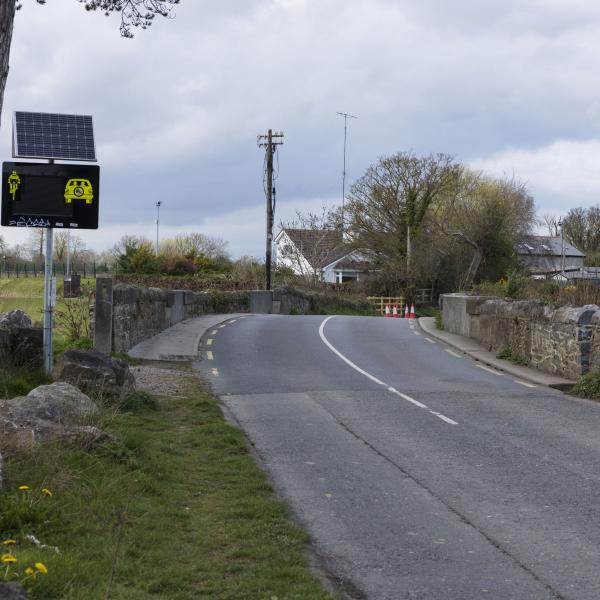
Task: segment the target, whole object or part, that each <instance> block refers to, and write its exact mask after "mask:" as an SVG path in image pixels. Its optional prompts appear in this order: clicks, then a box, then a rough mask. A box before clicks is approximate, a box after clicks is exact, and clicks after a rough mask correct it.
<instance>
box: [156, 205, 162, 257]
mask: <svg viewBox="0 0 600 600" xmlns="http://www.w3.org/2000/svg"><path fill="white" fill-rule="evenodd" d="M161 204H162V202H161V201H160V200H159V201H158V202H157V203H156V256H158V227H159V223H160V205H161Z"/></svg>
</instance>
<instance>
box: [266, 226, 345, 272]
mask: <svg viewBox="0 0 600 600" xmlns="http://www.w3.org/2000/svg"><path fill="white" fill-rule="evenodd" d="M282 231H285V233H286V234H287V236H288V237H289V238H290V240H291V241H292V242H293V243H294V245H295V246H296V248H297V249H298V251H299V252H300V253H301V254H302V255H303V256H304V258H305V259H306V260H307V261H308V263H309V264H310V266H311V267H312V268H317V269H320V268H322V267H326V266H327V265H330V264H331V263H333V262H335V261H336V260H339V259H340V258H343V257H344V256H346V255H347V254H349V253H350V252H351V251H352V249H351V248H350V247H349V246H348V245H347V244H345V243H344V241H343V238H342V232H341V231H338V230H337V229H287V228H286V229H283V230H282ZM277 238H279V236H277Z"/></svg>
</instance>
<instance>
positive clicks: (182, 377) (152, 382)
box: [130, 365, 198, 398]
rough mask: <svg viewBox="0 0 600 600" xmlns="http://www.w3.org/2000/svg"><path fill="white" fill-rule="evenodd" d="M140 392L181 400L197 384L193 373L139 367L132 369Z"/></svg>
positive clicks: (145, 366)
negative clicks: (190, 387)
mask: <svg viewBox="0 0 600 600" xmlns="http://www.w3.org/2000/svg"><path fill="white" fill-rule="evenodd" d="M130 370H131V372H132V373H133V376H134V377H135V384H136V388H137V389H138V390H144V391H145V392H148V393H150V394H155V395H157V396H168V397H170V398H180V397H182V396H183V395H185V391H186V389H187V388H188V387H189V386H190V384H192V383H195V384H197V383H198V382H197V379H196V377H195V375H194V374H193V373H192V372H191V371H181V370H176V369H170V368H166V367H149V366H147V365H139V366H132V367H130Z"/></svg>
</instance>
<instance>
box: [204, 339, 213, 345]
mask: <svg viewBox="0 0 600 600" xmlns="http://www.w3.org/2000/svg"><path fill="white" fill-rule="evenodd" d="M212 343H213V339H212V338H208V339H207V340H206V345H207V346H212Z"/></svg>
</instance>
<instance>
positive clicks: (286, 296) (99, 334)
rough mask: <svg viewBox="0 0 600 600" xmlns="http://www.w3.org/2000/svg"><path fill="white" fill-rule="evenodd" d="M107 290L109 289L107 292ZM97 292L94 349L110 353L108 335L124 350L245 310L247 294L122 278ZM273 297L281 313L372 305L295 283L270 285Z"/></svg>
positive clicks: (362, 307) (120, 349)
mask: <svg viewBox="0 0 600 600" xmlns="http://www.w3.org/2000/svg"><path fill="white" fill-rule="evenodd" d="M109 289H110V290H111V291H110V293H108V292H107V290H109ZM101 291H102V293H100V292H98V293H97V294H96V308H95V315H96V318H95V319H94V348H95V349H97V350H99V351H101V352H104V353H105V354H108V353H109V352H110V348H106V347H104V346H102V344H101V342H102V340H103V339H104V340H105V341H106V338H108V340H111V339H112V350H113V351H115V352H127V351H128V350H129V349H130V348H133V346H135V345H136V344H138V343H139V342H141V341H143V340H145V339H148V338H150V337H152V336H155V335H157V334H158V333H160V332H161V331H164V330H165V329H167V328H168V327H171V326H172V325H175V324H176V323H179V322H180V321H183V320H185V319H190V318H192V317H199V316H201V315H206V314H214V313H222V314H226V313H239V312H248V310H249V305H250V294H251V292H240V291H238V292H221V291H211V292H190V291H187V290H162V289H159V288H144V287H139V286H134V285H129V284H124V283H119V284H116V285H114V287H112V288H111V286H110V285H109V284H108V281H106V280H103V281H102V290H101ZM111 298H112V304H111ZM273 300H274V301H275V302H277V303H278V305H277V306H278V308H279V312H280V313H281V314H287V315H289V314H321V313H324V312H326V311H327V310H328V309H329V310H331V309H334V308H337V309H340V308H342V309H344V308H345V309H348V310H364V311H365V312H367V311H369V310H370V305H369V304H368V303H367V302H366V301H364V302H360V301H356V300H354V299H352V298H343V297H337V296H329V295H327V294H319V293H316V292H305V291H303V290H299V289H297V288H293V287H282V288H277V289H275V290H273ZM99 303H101V304H102V305H101V306H100V304H99ZM111 328H112V335H111V333H110V329H111Z"/></svg>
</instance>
